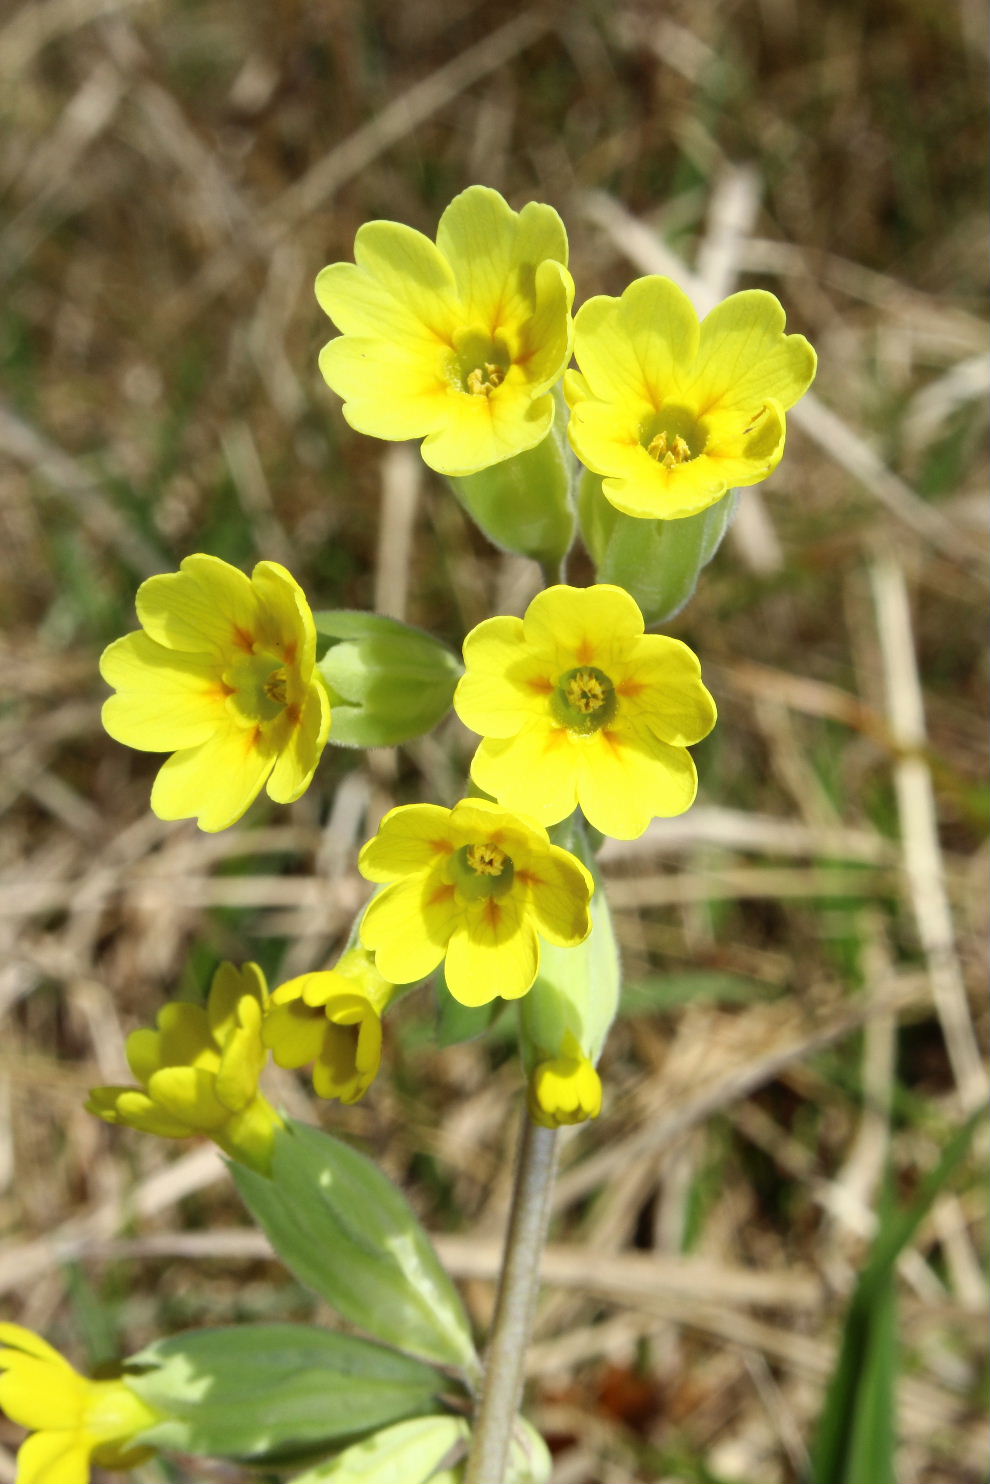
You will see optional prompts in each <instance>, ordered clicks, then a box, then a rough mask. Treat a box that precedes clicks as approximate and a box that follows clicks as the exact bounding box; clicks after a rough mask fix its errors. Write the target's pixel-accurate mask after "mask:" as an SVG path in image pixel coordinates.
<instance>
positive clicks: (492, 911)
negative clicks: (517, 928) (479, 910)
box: [485, 897, 502, 933]
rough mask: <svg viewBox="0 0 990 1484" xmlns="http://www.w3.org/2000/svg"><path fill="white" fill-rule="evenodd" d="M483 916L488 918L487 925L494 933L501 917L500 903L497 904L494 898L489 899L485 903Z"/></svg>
mask: <svg viewBox="0 0 990 1484" xmlns="http://www.w3.org/2000/svg"><path fill="white" fill-rule="evenodd" d="M485 916H486V917H487V918H488V922H489V925H490V927H491V930H492V932H493V933H494V932H495V931H496V930H497V928H498V925H499V922H500V920H501V917H502V906H501V903H500V902H497V901H496V900H495V898H494V897H489V898H488V900H487V902H486V903H485Z"/></svg>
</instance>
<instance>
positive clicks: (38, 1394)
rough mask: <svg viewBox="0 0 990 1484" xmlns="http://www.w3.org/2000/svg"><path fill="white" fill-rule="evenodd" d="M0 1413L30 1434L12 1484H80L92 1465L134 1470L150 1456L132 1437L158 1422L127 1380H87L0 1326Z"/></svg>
mask: <svg viewBox="0 0 990 1484" xmlns="http://www.w3.org/2000/svg"><path fill="white" fill-rule="evenodd" d="M0 1409H2V1410H3V1411H4V1412H5V1413H6V1414H7V1416H8V1417H9V1418H10V1419H11V1421H13V1422H16V1423H18V1424H19V1425H20V1426H21V1427H26V1428H29V1429H30V1430H31V1433H32V1436H31V1437H29V1438H28V1439H27V1440H26V1442H24V1443H22V1444H21V1447H20V1450H19V1452H18V1455H17V1484H87V1481H88V1479H89V1474H90V1463H91V1462H92V1463H95V1464H98V1465H99V1466H100V1467H102V1468H115V1469H126V1468H133V1467H134V1466H135V1465H136V1464H139V1463H142V1462H143V1461H144V1460H145V1459H146V1458H150V1457H151V1455H152V1452H153V1451H154V1450H153V1449H151V1448H144V1447H141V1446H140V1445H135V1444H134V1441H133V1440H134V1438H135V1437H136V1435H137V1434H139V1433H142V1432H144V1431H146V1430H147V1429H148V1428H150V1427H153V1426H154V1425H155V1423H157V1422H160V1421H161V1414H160V1413H158V1412H156V1411H155V1410H154V1409H153V1408H152V1407H149V1406H148V1405H147V1403H146V1402H143V1401H142V1400H141V1398H140V1397H139V1396H138V1395H137V1394H136V1393H135V1392H134V1391H132V1390H131V1388H130V1387H129V1386H128V1385H127V1383H126V1381H123V1380H115V1381H89V1380H87V1379H86V1377H85V1376H81V1375H80V1374H79V1372H78V1371H76V1370H74V1369H73V1367H72V1366H71V1365H70V1364H69V1362H68V1361H67V1360H64V1359H63V1357H62V1356H61V1355H59V1353H58V1351H57V1350H54V1349H53V1348H52V1346H51V1345H49V1344H48V1343H47V1341H45V1340H43V1339H41V1338H40V1337H39V1336H38V1335H36V1334H33V1333H32V1332H31V1330H28V1329H23V1328H22V1327H21V1326H20V1325H19V1324H0Z"/></svg>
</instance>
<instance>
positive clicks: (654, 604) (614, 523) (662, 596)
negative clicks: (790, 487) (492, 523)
mask: <svg viewBox="0 0 990 1484" xmlns="http://www.w3.org/2000/svg"><path fill="white" fill-rule="evenodd" d="M738 503H739V491H738V490H732V491H731V492H730V493H729V494H727V495H725V496H724V498H723V499H721V500H718V501H716V503H715V504H714V505H710V506H709V507H708V509H707V510H702V511H700V512H699V514H698V515H688V516H684V517H683V518H682V519H680V520H643V519H640V518H639V517H638V516H633V515H626V514H624V512H623V511H621V510H616V508H615V506H614V505H611V504H610V503H609V501H608V500H607V499H606V498H605V496H604V495H603V494H602V481H601V479H600V477H599V476H598V475H597V474H592V473H591V472H590V471H585V473H584V474H583V476H582V478H581V482H580V485H579V489H578V514H579V518H580V521H581V534H582V536H583V538H584V543H585V545H586V546H587V548H588V551H589V552H590V554H591V557H592V559H593V561H594V563H595V567H596V569H597V573H596V575H597V580H598V581H599V582H612V583H615V584H616V585H617V586H618V587H624V588H625V590H626V592H627V593H629V594H630V596H631V597H633V598H635V600H636V602H637V603H638V604H639V606H640V608H641V609H642V612H643V617H644V618H645V620H646V622H647V623H648V624H654V623H664V622H665V621H666V620H667V619H669V618H673V617H674V615H675V614H676V613H679V612H680V610H681V609H682V608H683V607H684V605H685V603H687V602H688V600H689V599H690V598H691V596H692V595H693V593H694V590H695V588H696V587H697V585H698V577H699V575H700V573H701V569H702V567H705V566H707V565H708V563H709V562H710V561H711V559H712V557H713V556H714V555H715V553H716V551H717V550H718V548H719V545H720V544H721V541H722V537H723V536H724V535H725V533H726V531H727V530H728V528H729V525H730V523H731V520H732V517H733V515H734V514H735V511H736V506H737V505H738Z"/></svg>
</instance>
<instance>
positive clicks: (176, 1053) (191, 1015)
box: [158, 1001, 219, 1071]
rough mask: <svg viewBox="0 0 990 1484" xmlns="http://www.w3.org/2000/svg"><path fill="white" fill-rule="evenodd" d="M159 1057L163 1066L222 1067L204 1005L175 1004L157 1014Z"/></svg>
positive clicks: (176, 1002)
mask: <svg viewBox="0 0 990 1484" xmlns="http://www.w3.org/2000/svg"><path fill="white" fill-rule="evenodd" d="M158 1037H159V1054H160V1056H161V1065H162V1066H163V1067H179V1066H201V1067H208V1068H209V1069H210V1070H211V1071H214V1070H215V1069H216V1067H217V1065H218V1064H219V1056H218V1052H217V1046H216V1042H215V1041H214V1039H213V1031H212V1029H211V1027H210V1021H209V1017H208V1016H207V1013H206V1010H205V1009H204V1008H203V1006H202V1005H188V1004H184V1003H182V1002H180V1001H173V1002H172V1003H171V1004H170V1005H165V1006H164V1007H163V1008H162V1009H161V1010H160V1011H159V1012H158Z"/></svg>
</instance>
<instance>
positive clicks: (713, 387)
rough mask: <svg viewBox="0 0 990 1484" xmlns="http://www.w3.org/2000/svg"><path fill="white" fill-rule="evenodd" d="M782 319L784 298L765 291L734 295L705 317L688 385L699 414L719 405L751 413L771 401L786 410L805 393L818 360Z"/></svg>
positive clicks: (804, 341) (745, 291)
mask: <svg viewBox="0 0 990 1484" xmlns="http://www.w3.org/2000/svg"><path fill="white" fill-rule="evenodd" d="M784 323H785V319H784V310H783V308H782V306H781V304H780V301H779V300H778V299H777V298H776V297H775V296H774V295H773V294H768V293H766V292H765V291H764V290H763V289H745V290H743V292H742V293H739V294H731V295H730V296H729V298H728V299H724V300H723V301H722V303H721V304H719V305H717V306H716V308H715V309H713V310H712V312H711V313H710V314H709V315H707V316H706V317H705V320H704V323H703V324H702V326H701V337H700V343H699V346H698V358H697V363H696V365H695V367H694V373H693V376H692V378H691V388H690V397H691V400H692V403H693V405H695V406H696V407H697V409H698V412H699V415H700V416H702V417H704V416H705V415H707V413H708V412H710V411H711V410H713V409H714V408H716V407H717V408H719V409H721V410H726V411H731V410H732V409H739V410H742V411H745V412H752V411H755V410H756V408H757V407H759V405H760V404H761V403H762V402H766V401H769V400H773V401H775V402H779V403H780V405H781V407H783V408H785V409H786V408H788V407H793V405H794V403H795V402H796V401H797V400H798V398H799V397H802V396H803V395H804V393H805V392H806V391H807V390H808V387H809V386H810V385H811V383H812V381H813V380H814V376H815V369H816V365H817V358H816V356H815V352H814V351H813V350H812V348H811V346H810V345H809V344H808V342H807V340H805V338H804V336H803V335H785V334H784Z"/></svg>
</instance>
